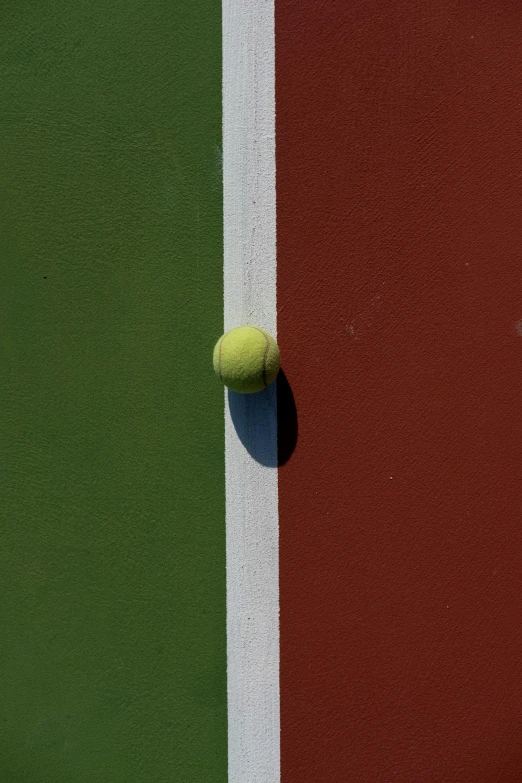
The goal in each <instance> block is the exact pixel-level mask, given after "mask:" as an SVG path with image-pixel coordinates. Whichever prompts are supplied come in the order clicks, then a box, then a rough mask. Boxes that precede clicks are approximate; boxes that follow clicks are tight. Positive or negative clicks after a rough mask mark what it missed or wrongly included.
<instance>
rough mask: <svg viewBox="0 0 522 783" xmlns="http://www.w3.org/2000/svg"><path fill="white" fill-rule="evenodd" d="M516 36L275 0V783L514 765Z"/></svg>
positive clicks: (520, 115) (518, 403) (504, 769)
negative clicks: (281, 413)
mask: <svg viewBox="0 0 522 783" xmlns="http://www.w3.org/2000/svg"><path fill="white" fill-rule="evenodd" d="M521 36H522V7H521V6H520V4H519V3H518V2H515V0H497V2H496V3H492V2H490V1H489V0H457V2H455V0H432V2H430V3H424V2H420V0H364V2H363V0H349V1H347V0H324V1H323V2H297V0H277V2H276V58H277V79H276V84H277V202H278V203H277V210H278V227H277V230H278V259H279V260H278V264H279V266H278V303H279V316H278V336H279V342H280V345H281V349H282V355H283V360H284V364H283V366H284V369H285V371H286V375H287V377H288V380H289V382H290V384H291V386H292V389H293V393H294V396H295V401H296V405H297V412H298V416H299V440H298V444H297V449H296V451H295V453H294V454H293V456H292V457H291V458H290V459H289V461H288V462H287V463H286V464H285V465H284V467H281V468H280V524H281V552H280V555H281V692H282V726H281V729H282V780H283V783H333V782H334V781H340V782H343V783H351V782H352V781H353V782H354V783H424V781H425V782H426V783H520V781H521V780H522V667H521V661H522V578H521V577H522V567H521V562H522V513H521V512H522V413H521V411H522V337H521V336H520V334H519V333H518V332H517V322H518V321H520V319H522V82H521V79H520V74H521V73H522V46H521V45H520V41H521ZM518 331H519V332H520V331H522V329H521V327H520V326H519V327H518Z"/></svg>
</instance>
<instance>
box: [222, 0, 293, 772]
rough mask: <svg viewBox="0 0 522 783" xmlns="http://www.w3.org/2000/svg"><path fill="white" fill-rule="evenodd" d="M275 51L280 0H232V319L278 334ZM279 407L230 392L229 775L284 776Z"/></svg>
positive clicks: (228, 215)
mask: <svg viewBox="0 0 522 783" xmlns="http://www.w3.org/2000/svg"><path fill="white" fill-rule="evenodd" d="M274 60H275V41H274V0H223V179H224V286H225V330H227V329H231V328H232V327H234V326H239V325H241V324H247V323H252V324H255V325H257V326H261V327H263V328H265V329H267V330H268V331H269V332H271V333H272V334H273V335H274V336H275V337H276V336H277V335H276V328H277V323H276V211H275V210H276V195H275V71H274ZM231 405H232V406H233V409H234V422H233V421H232V416H231V411H230V406H231ZM276 406H277V401H276V389H275V384H273V385H272V386H271V387H269V388H268V389H267V390H266V391H264V392H259V393H258V394H255V395H233V393H230V394H229V393H226V394H225V451H226V454H225V462H226V513H227V544H226V546H227V660H228V664H227V665H228V686H227V688H228V770H229V778H228V779H229V783H278V782H279V780H280V737H279V733H280V721H279V564H278V558H279V532H278V528H279V518H278V483H277V408H276ZM238 433H240V436H241V437H240V436H239V435H238ZM252 455H255V457H254V456H252Z"/></svg>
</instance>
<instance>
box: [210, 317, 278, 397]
mask: <svg viewBox="0 0 522 783" xmlns="http://www.w3.org/2000/svg"><path fill="white" fill-rule="evenodd" d="M279 364H280V356H279V348H278V347H277V343H276V341H275V340H274V338H273V337H272V336H271V335H269V334H268V332H265V330H264V329H259V328H258V327H257V326H237V327H236V328H235V329H231V330H230V331H229V332H225V334H224V335H223V336H222V337H220V338H219V340H218V341H217V343H216V347H215V348H214V370H215V372H216V375H217V376H218V377H219V378H221V380H222V381H223V383H224V384H225V386H228V388H229V389H232V390H233V391H236V392H241V393H242V394H252V392H258V391H261V390H262V389H264V388H265V387H266V386H268V385H269V384H271V383H272V381H274V380H275V378H276V375H277V373H278V372H279Z"/></svg>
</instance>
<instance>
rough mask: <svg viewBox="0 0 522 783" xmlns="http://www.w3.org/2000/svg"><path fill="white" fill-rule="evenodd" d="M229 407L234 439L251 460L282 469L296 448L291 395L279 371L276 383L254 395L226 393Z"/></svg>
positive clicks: (295, 412)
mask: <svg viewBox="0 0 522 783" xmlns="http://www.w3.org/2000/svg"><path fill="white" fill-rule="evenodd" d="M228 407H229V411H230V417H231V419H232V423H233V425H234V428H235V430H236V433H237V436H238V438H239V440H240V441H241V443H242V444H243V446H244V447H245V449H246V450H247V451H248V453H249V454H250V456H251V457H253V459H255V460H256V462H259V464H260V465H264V466H265V467H269V468H277V467H280V466H281V465H284V464H285V463H286V462H288V460H289V459H290V457H291V456H292V454H293V452H294V450H295V447H296V445H297V434H298V422H297V408H296V405H295V400H294V395H293V393H292V389H291V387H290V384H289V383H288V379H287V377H286V375H285V373H284V372H283V370H280V371H279V374H278V376H277V380H276V382H275V383H273V384H272V385H271V386H269V387H268V388H267V389H263V391H260V392H257V393H256V394H237V393H236V392H233V391H231V390H230V389H229V390H228Z"/></svg>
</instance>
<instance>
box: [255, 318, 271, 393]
mask: <svg viewBox="0 0 522 783" xmlns="http://www.w3.org/2000/svg"><path fill="white" fill-rule="evenodd" d="M252 329H255V330H256V332H260V333H261V334H262V335H263V337H264V338H265V355H264V356H263V385H264V387H265V389H266V387H267V386H268V384H267V382H266V360H267V358H268V351H269V350H270V341H269V339H268V337H267V336H266V333H265V332H264V331H263V330H262V329H260V328H259V327H258V326H253V327H252Z"/></svg>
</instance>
